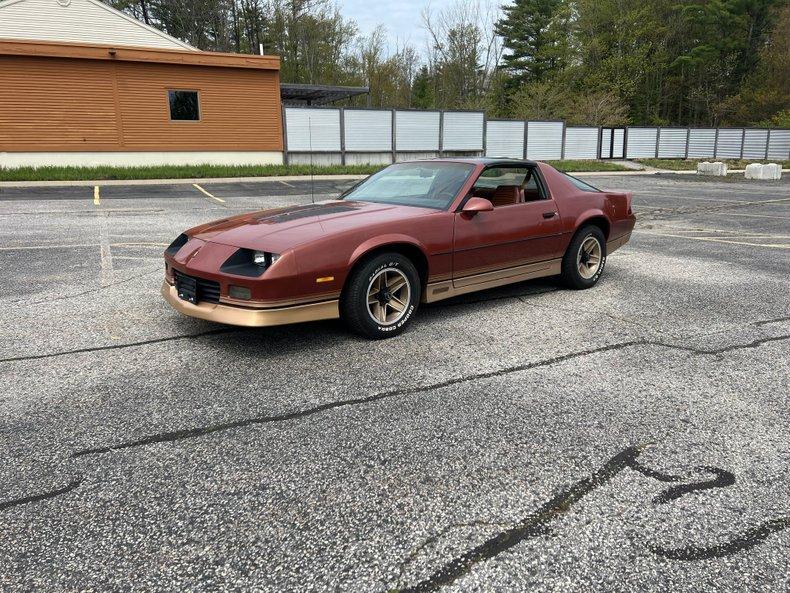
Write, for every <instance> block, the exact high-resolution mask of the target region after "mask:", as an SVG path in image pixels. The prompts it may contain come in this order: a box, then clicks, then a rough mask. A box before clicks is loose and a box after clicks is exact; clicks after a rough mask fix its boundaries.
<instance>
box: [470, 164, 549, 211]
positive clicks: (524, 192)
mask: <svg viewBox="0 0 790 593" xmlns="http://www.w3.org/2000/svg"><path fill="white" fill-rule="evenodd" d="M472 195H474V196H478V197H481V198H486V199H487V200H489V201H490V202H491V203H492V204H493V205H494V208H502V207H503V206H513V205H515V204H522V203H524V202H533V201H535V200H542V199H543V198H544V196H543V192H542V190H541V187H540V184H539V183H538V181H537V175H536V173H535V170H534V168H532V167H524V166H513V167H508V166H506V165H500V166H495V167H488V168H487V169H485V170H483V172H482V173H481V174H480V176H479V177H478V178H477V181H475V185H474V187H473V188H472Z"/></svg>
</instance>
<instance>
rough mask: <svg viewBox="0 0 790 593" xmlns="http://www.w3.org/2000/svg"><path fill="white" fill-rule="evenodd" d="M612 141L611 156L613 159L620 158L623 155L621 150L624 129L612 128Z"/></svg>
mask: <svg viewBox="0 0 790 593" xmlns="http://www.w3.org/2000/svg"><path fill="white" fill-rule="evenodd" d="M613 133H614V142H613V143H612V144H613V146H612V154H611V157H612V158H613V159H621V158H623V157H624V156H625V153H624V152H623V143H624V142H625V130H622V129H620V128H615V129H614V132H613Z"/></svg>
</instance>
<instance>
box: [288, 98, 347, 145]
mask: <svg viewBox="0 0 790 593" xmlns="http://www.w3.org/2000/svg"><path fill="white" fill-rule="evenodd" d="M285 128H286V131H287V141H288V151H289V152H310V151H312V152H340V110H339V109H305V108H302V107H287V108H286V109H285Z"/></svg>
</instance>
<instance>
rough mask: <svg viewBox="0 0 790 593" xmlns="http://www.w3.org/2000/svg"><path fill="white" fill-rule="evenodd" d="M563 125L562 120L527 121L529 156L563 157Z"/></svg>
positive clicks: (539, 157) (553, 158)
mask: <svg viewBox="0 0 790 593" xmlns="http://www.w3.org/2000/svg"><path fill="white" fill-rule="evenodd" d="M563 127H564V124H563V123H562V122H561V121H530V122H527V158H528V159H542V160H559V159H561V158H562V130H563Z"/></svg>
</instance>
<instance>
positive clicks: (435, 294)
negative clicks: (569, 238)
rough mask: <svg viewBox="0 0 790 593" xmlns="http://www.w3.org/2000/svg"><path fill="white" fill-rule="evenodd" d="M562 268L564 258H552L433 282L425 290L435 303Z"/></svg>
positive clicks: (542, 275)
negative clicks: (453, 279) (452, 279)
mask: <svg viewBox="0 0 790 593" xmlns="http://www.w3.org/2000/svg"><path fill="white" fill-rule="evenodd" d="M561 270H562V259H551V260H547V261H542V262H536V263H532V264H526V265H523V266H515V267H513V268H506V269H504V270H496V271H493V272H486V273H484V274H475V275H474V276H465V277H463V278H457V279H456V280H455V281H451V280H447V281H445V282H433V283H431V284H428V286H427V287H426V290H425V302H426V303H435V302H436V301H441V300H444V299H449V298H451V297H454V296H458V295H461V294H467V293H470V292H476V291H478V290H486V289H487V288H496V287H497V286H505V285H506V284H515V283H516V282H523V281H524V280H533V279H535V278H543V277H545V276H556V275H557V274H559V273H560V272H561Z"/></svg>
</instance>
